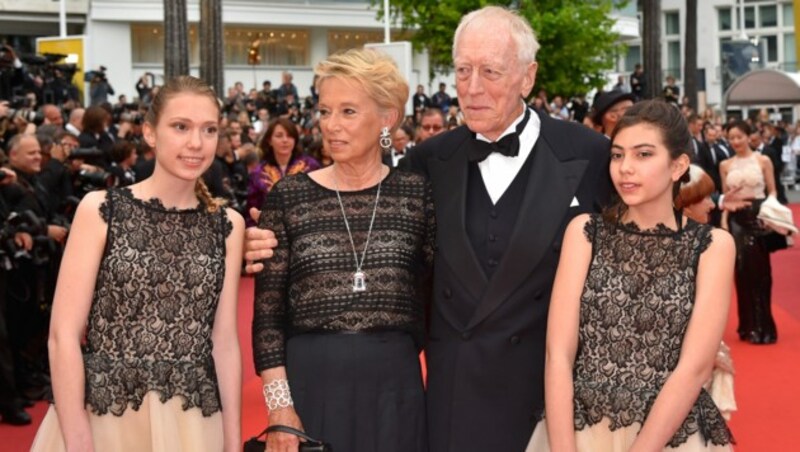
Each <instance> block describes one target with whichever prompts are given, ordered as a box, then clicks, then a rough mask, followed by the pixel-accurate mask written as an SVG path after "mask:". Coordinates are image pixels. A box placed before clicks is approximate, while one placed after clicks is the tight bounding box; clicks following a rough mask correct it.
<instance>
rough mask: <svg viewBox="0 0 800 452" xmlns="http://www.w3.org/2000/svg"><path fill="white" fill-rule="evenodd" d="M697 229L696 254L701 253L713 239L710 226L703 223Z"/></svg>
mask: <svg viewBox="0 0 800 452" xmlns="http://www.w3.org/2000/svg"><path fill="white" fill-rule="evenodd" d="M699 229H700V230H699V231H698V232H697V256H700V255H701V254H703V253H704V252H705V251H706V250H707V249H708V247H709V246H711V242H712V240H713V237H712V230H713V228H712V227H711V226H709V225H707V224H704V225H701V226H700V228H699Z"/></svg>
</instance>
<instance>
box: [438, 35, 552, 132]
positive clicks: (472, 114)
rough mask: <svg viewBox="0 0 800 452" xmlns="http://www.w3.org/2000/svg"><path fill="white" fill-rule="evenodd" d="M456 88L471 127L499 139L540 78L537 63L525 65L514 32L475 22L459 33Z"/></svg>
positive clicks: (466, 119)
mask: <svg viewBox="0 0 800 452" xmlns="http://www.w3.org/2000/svg"><path fill="white" fill-rule="evenodd" d="M456 52H457V53H456V55H455V59H454V63H455V73H456V91H457V93H458V99H459V104H460V106H461V111H462V112H463V113H464V121H465V122H466V124H467V127H469V129H470V130H471V131H473V132H475V133H480V134H482V135H484V136H485V137H486V138H488V139H490V140H496V139H497V138H499V137H500V135H501V134H502V133H503V132H504V131H505V130H506V129H507V128H508V127H509V126H510V125H511V123H512V122H513V121H514V119H516V117H517V116H519V115H520V114H521V113H522V108H523V105H522V102H521V99H522V98H523V97H524V96H526V95H527V94H528V93H530V90H531V89H532V88H533V84H534V81H535V79H536V63H530V64H528V65H523V64H522V63H520V61H519V59H518V56H517V45H516V43H515V42H514V40H513V39H512V38H511V34H510V33H509V32H508V31H506V30H504V29H502V27H493V26H492V24H491V23H483V24H472V25H470V26H469V27H468V28H466V29H464V30H463V31H462V33H461V35H460V36H459V42H458V46H457V51H456Z"/></svg>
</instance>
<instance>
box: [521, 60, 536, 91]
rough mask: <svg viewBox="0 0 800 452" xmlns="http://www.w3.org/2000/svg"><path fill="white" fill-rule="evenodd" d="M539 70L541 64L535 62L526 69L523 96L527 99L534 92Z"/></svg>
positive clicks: (523, 79)
mask: <svg viewBox="0 0 800 452" xmlns="http://www.w3.org/2000/svg"><path fill="white" fill-rule="evenodd" d="M537 69H539V63H537V62H536V61H533V62H531V63H529V64H528V66H527V67H526V68H525V75H524V76H523V77H522V92H520V94H521V95H522V98H523V99H526V98H527V97H528V96H529V95H530V94H531V91H533V85H535V84H536V70H537Z"/></svg>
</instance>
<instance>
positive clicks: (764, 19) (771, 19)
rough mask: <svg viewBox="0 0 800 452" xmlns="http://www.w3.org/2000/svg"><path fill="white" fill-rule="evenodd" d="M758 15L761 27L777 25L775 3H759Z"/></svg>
mask: <svg viewBox="0 0 800 452" xmlns="http://www.w3.org/2000/svg"><path fill="white" fill-rule="evenodd" d="M758 17H759V19H760V21H761V26H762V27H764V28H766V27H777V26H778V7H777V6H776V5H761V6H759V7H758Z"/></svg>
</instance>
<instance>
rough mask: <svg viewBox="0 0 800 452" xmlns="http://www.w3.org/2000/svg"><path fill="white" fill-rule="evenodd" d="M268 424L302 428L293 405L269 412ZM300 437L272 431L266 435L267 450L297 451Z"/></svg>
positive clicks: (270, 451)
mask: <svg viewBox="0 0 800 452" xmlns="http://www.w3.org/2000/svg"><path fill="white" fill-rule="evenodd" d="M269 425H285V426H287V427H293V428H296V429H297V430H301V431H304V430H303V423H302V422H300V417H299V416H297V412H296V411H295V410H294V407H291V406H290V407H287V408H281V409H279V410H275V411H271V412H270V413H269ZM299 447H300V439H299V438H298V437H296V436H294V435H291V434H289V433H278V432H273V433H270V434H269V435H268V436H267V449H266V451H267V452H297V450H298V448H299Z"/></svg>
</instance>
